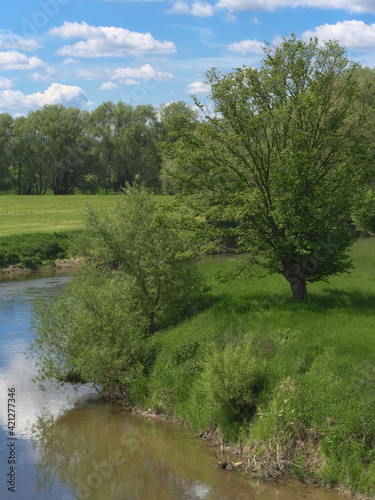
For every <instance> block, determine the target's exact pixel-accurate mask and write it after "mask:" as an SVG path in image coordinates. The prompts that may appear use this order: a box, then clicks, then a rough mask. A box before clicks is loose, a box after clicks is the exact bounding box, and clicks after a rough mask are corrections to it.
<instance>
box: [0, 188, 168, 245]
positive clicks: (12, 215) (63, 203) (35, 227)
mask: <svg viewBox="0 0 375 500" xmlns="http://www.w3.org/2000/svg"><path fill="white" fill-rule="evenodd" d="M168 198H169V197H168V196H158V197H157V199H158V200H159V201H163V200H166V199H168ZM114 200H115V196H113V195H107V196H106V195H71V196H70V195H67V196H11V195H10V196H8V195H7V196H0V237H1V236H8V235H13V234H25V233H51V232H60V231H74V230H76V229H82V228H83V223H84V213H85V210H86V208H87V204H88V203H90V204H91V205H92V207H94V208H99V209H102V210H104V211H109V210H110V209H111V208H112V207H113V205H114Z"/></svg>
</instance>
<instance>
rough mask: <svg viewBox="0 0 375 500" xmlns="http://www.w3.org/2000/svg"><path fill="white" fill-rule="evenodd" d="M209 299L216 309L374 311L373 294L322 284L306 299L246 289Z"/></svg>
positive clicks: (374, 296)
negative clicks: (324, 286)
mask: <svg viewBox="0 0 375 500" xmlns="http://www.w3.org/2000/svg"><path fill="white" fill-rule="evenodd" d="M210 303H211V305H212V306H213V307H215V309H216V310H217V311H218V312H221V313H224V314H225V313H228V314H229V313H232V314H233V313H234V314H239V315H241V314H249V313H254V314H259V313H264V312H266V311H269V310H271V309H277V310H279V311H289V312H294V311H295V312H297V311H301V310H305V311H310V312H326V311H329V310H332V309H352V310H353V311H355V312H357V313H365V314H367V313H369V312H374V313H375V294H373V293H370V292H369V293H366V292H361V291H354V290H353V291H347V290H337V289H330V288H325V289H324V290H323V291H321V292H312V293H311V294H310V295H309V297H308V301H307V302H304V303H301V302H294V301H293V299H292V297H291V294H290V293H287V292H285V293H280V292H278V293H277V292H275V293H270V294H268V293H255V294H254V293H248V294H246V295H241V296H237V297H232V296H230V295H229V294H228V295H222V296H221V297H210Z"/></svg>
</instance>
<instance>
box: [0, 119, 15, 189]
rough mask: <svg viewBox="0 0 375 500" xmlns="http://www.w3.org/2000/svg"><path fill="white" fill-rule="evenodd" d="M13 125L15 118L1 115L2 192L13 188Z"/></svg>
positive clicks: (0, 161) (0, 185)
mask: <svg viewBox="0 0 375 500" xmlns="http://www.w3.org/2000/svg"><path fill="white" fill-rule="evenodd" d="M13 124H14V121H13V118H12V117H11V116H10V115H9V114H8V113H1V114H0V192H2V191H3V192H4V191H5V192H6V191H8V190H9V189H11V187H12V176H11V173H10V161H11V154H10V144H11V135H12V128H13Z"/></svg>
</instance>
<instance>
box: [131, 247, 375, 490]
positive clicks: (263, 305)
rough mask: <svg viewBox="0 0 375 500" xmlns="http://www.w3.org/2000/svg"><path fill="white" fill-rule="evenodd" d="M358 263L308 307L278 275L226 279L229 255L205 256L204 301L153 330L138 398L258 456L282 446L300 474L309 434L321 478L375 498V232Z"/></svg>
mask: <svg viewBox="0 0 375 500" xmlns="http://www.w3.org/2000/svg"><path fill="white" fill-rule="evenodd" d="M352 258H353V262H354V266H355V268H354V269H353V270H352V272H351V273H350V274H345V275H343V276H339V277H333V278H332V279H331V280H330V284H327V283H314V284H311V285H310V286H308V293H309V301H308V303H305V304H298V303H294V302H293V301H292V295H291V291H290V289H289V285H288V283H287V282H286V281H285V279H284V278H282V277H280V276H269V277H267V278H264V279H261V280H254V281H251V282H247V283H246V282H244V281H241V280H239V281H234V282H232V283H231V284H227V285H220V284H217V283H215V281H213V276H214V274H215V273H216V272H217V271H218V270H225V269H228V268H229V267H230V266H231V265H232V264H233V263H232V262H231V259H230V258H227V257H218V258H209V259H206V260H204V261H203V262H202V263H201V270H202V273H203V274H204V276H205V278H206V280H207V281H208V282H209V283H210V284H211V285H212V289H211V291H210V292H209V294H208V295H207V297H206V298H205V300H206V301H207V307H206V309H205V310H203V312H200V313H199V314H197V315H195V316H193V317H191V318H189V319H187V320H186V321H184V322H183V323H181V324H179V325H177V326H175V327H173V328H170V329H168V330H166V331H162V332H159V333H158V334H157V335H156V336H155V338H154V340H153V342H154V345H155V347H157V351H158V352H159V354H158V356H157V359H156V362H155V365H154V367H153V370H152V372H151V374H150V376H149V377H148V380H147V383H146V382H145V380H141V381H140V384H141V385H140V387H139V391H138V392H137V386H135V387H134V397H135V399H137V397H139V394H141V393H142V397H143V404H145V405H149V406H152V407H154V408H156V409H158V410H159V411H162V412H166V413H171V414H173V415H177V416H179V417H181V418H183V419H184V420H185V421H186V422H187V423H189V424H190V425H191V426H192V427H193V428H195V429H198V430H203V429H204V428H206V427H209V426H214V425H218V426H219V428H220V429H221V431H222V432H223V434H224V435H225V436H226V437H227V439H229V440H232V441H238V440H241V441H242V442H244V440H245V439H246V440H247V441H248V442H249V443H250V445H255V444H256V446H257V449H258V452H259V456H262V453H263V452H264V453H266V451H267V450H268V449H269V446H270V443H271V445H272V449H274V448H276V443H278V446H279V447H280V448H279V450H280V454H281V455H282V456H284V457H286V456H289V457H291V458H290V460H291V464H292V466H291V468H292V470H294V471H299V472H298V473H299V474H301V470H303V471H304V470H305V469H308V463H307V462H308V458H307V456H305V455H304V454H303V453H302V455H301V456H300V455H298V453H299V452H298V449H297V448H296V447H295V443H296V442H297V441H298V440H300V439H302V441H303V440H305V441H306V442H307V443H308V449H309V450H311V449H312V448H313V449H314V450H315V451H316V453H317V454H318V455H319V456H321V457H323V459H324V460H323V465H322V466H321V467H320V469H319V470H318V471H317V470H315V471H313V473H314V474H315V473H316V474H318V476H319V479H320V481H323V482H324V481H325V482H326V483H328V484H330V485H335V484H341V485H344V486H345V487H346V488H348V489H351V490H355V491H361V492H363V493H366V494H372V495H374V494H375V239H374V238H372V239H364V240H359V241H358V242H356V243H355V244H354V246H353V249H352ZM236 346H239V348H237V347H236ZM246 359H248V362H246ZM254 360H255V361H254ZM141 386H142V389H141ZM146 386H147V388H148V397H147V398H146V399H145V398H144V395H143V392H142V391H144V388H145V387H146ZM245 436H246V438H245ZM311 436H314V439H312V438H311ZM293 443H294V444H293ZM283 453H284V455H283ZM309 473H311V471H310V472H309Z"/></svg>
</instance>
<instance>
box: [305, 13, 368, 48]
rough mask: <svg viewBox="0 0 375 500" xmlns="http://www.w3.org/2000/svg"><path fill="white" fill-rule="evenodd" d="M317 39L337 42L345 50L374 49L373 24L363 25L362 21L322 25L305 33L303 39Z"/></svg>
mask: <svg viewBox="0 0 375 500" xmlns="http://www.w3.org/2000/svg"><path fill="white" fill-rule="evenodd" d="M315 36H316V37H317V38H318V39H319V40H321V41H328V40H337V41H338V42H339V43H340V44H341V45H344V46H345V47H346V48H347V49H358V50H373V49H375V23H374V24H365V23H364V22H363V21H356V20H352V21H342V22H337V23H336V24H323V25H322V26H317V27H316V28H315V29H314V30H311V31H305V32H304V33H303V35H302V38H303V39H306V40H308V39H309V38H310V37H315Z"/></svg>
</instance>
